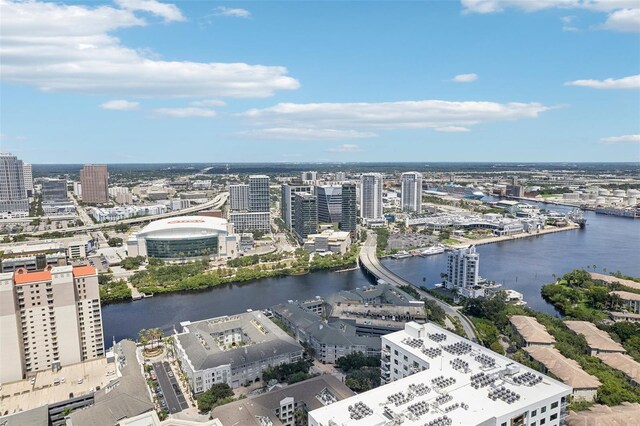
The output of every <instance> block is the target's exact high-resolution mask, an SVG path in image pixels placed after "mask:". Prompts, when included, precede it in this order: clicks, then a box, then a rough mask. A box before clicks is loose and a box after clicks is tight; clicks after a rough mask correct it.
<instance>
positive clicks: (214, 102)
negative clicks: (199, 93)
mask: <svg viewBox="0 0 640 426" xmlns="http://www.w3.org/2000/svg"><path fill="white" fill-rule="evenodd" d="M189 105H191V106H195V107H223V106H225V105H226V102H225V101H220V100H218V99H204V100H201V101H193V102H189Z"/></svg>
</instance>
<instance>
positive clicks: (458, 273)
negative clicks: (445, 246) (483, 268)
mask: <svg viewBox="0 0 640 426" xmlns="http://www.w3.org/2000/svg"><path fill="white" fill-rule="evenodd" d="M479 271H480V255H479V254H478V253H477V252H476V247H475V246H469V247H467V248H461V249H458V250H454V251H451V252H449V257H448V259H447V278H446V280H445V282H444V285H445V287H446V288H448V289H452V290H457V289H461V288H468V287H475V286H477V285H478V283H479V281H480V272H479Z"/></svg>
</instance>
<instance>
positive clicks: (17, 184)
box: [0, 154, 29, 216]
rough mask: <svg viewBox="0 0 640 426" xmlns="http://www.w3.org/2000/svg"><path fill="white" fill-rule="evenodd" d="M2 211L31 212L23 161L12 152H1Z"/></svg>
mask: <svg viewBox="0 0 640 426" xmlns="http://www.w3.org/2000/svg"><path fill="white" fill-rule="evenodd" d="M0 212H11V213H12V214H19V215H25V216H26V215H28V213H29V199H28V198H27V190H26V188H25V185H24V169H23V163H22V160H18V157H16V156H15V155H12V154H0Z"/></svg>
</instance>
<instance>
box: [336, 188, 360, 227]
mask: <svg viewBox="0 0 640 426" xmlns="http://www.w3.org/2000/svg"><path fill="white" fill-rule="evenodd" d="M341 198H342V200H341V201H342V218H341V219H340V230H341V231H349V232H353V231H355V230H356V224H357V216H358V206H357V202H356V199H357V196H356V184H355V183H353V182H345V183H343V184H342V196H341Z"/></svg>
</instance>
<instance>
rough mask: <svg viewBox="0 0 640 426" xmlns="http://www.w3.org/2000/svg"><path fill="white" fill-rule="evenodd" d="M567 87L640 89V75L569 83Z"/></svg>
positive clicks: (566, 84)
mask: <svg viewBox="0 0 640 426" xmlns="http://www.w3.org/2000/svg"><path fill="white" fill-rule="evenodd" d="M564 85H565V86H580V87H591V88H593V89H640V74H636V75H630V76H629V77H623V78H618V79H615V78H607V79H605V80H574V81H567V82H566V83H565V84H564Z"/></svg>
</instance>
